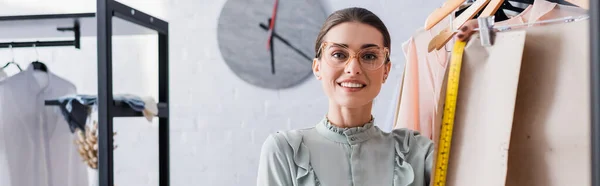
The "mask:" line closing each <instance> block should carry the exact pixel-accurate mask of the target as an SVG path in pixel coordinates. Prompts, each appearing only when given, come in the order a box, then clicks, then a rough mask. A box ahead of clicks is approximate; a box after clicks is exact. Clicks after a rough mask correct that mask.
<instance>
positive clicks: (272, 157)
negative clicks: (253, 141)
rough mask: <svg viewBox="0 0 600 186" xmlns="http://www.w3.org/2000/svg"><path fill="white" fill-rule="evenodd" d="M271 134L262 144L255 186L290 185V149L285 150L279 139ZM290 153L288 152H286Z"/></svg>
mask: <svg viewBox="0 0 600 186" xmlns="http://www.w3.org/2000/svg"><path fill="white" fill-rule="evenodd" d="M274 135H275V134H271V135H269V136H268V137H267V139H266V140H265V142H264V143H263V146H262V149H261V153H260V159H259V164H258V176H257V183H256V184H257V186H289V185H292V179H293V178H292V177H291V176H290V175H291V172H290V171H291V169H290V165H289V160H290V157H289V156H288V154H291V149H289V148H285V147H287V146H288V145H284V143H285V142H282V141H281V139H280V138H277V137H276V136H274ZM287 151H290V152H287Z"/></svg>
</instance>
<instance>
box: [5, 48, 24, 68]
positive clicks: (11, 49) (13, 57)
mask: <svg viewBox="0 0 600 186" xmlns="http://www.w3.org/2000/svg"><path fill="white" fill-rule="evenodd" d="M8 47H9V48H10V53H11V55H12V60H11V61H10V62H8V63H6V65H4V66H3V67H2V68H0V69H5V68H6V67H8V65H10V64H13V65H15V66H17V68H19V71H23V69H22V68H21V66H20V65H19V64H17V63H15V53H14V52H13V48H12V45H8Z"/></svg>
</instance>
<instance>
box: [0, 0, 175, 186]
mask: <svg viewBox="0 0 600 186" xmlns="http://www.w3.org/2000/svg"><path fill="white" fill-rule="evenodd" d="M96 3H97V4H96V5H97V6H96V12H84V13H64V14H63V13H61V14H40V15H11V16H0V39H2V40H15V41H11V42H1V43H0V48H13V47H14V48H18V47H58V46H63V47H64V46H73V47H75V48H78V49H79V48H80V38H81V37H96V38H97V45H98V48H97V56H98V64H97V65H98V82H97V83H98V94H97V96H98V97H97V106H98V136H99V154H98V156H99V164H98V167H99V168H98V169H99V181H100V186H112V185H114V184H113V183H114V166H113V160H114V158H113V148H112V147H113V135H112V133H113V118H115V117H143V115H142V113H140V112H136V111H134V110H132V109H128V108H127V107H126V106H124V104H123V103H120V102H119V101H115V100H114V99H113V89H112V87H113V86H112V84H113V73H112V36H117V35H147V34H155V35H157V37H158V78H159V81H158V83H159V85H158V91H159V92H158V104H157V105H158V109H159V114H158V118H159V120H158V121H159V144H158V145H159V148H158V149H159V185H160V186H168V185H169V182H170V176H169V65H168V64H169V55H168V53H169V33H168V30H169V26H168V23H167V22H166V21H164V20H161V19H159V18H156V17H154V16H151V15H149V14H146V13H144V12H141V11H138V10H137V9H135V8H132V7H129V6H127V5H124V4H122V3H119V2H117V1H115V0H97V2H96ZM58 37H72V38H73V39H72V40H59V41H56V40H49V41H40V40H36V41H27V40H26V39H27V38H58ZM23 40H25V41H23ZM45 104H46V105H59V102H58V101H56V100H47V101H46V102H45Z"/></svg>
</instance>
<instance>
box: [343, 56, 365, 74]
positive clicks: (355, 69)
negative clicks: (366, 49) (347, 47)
mask: <svg viewBox="0 0 600 186" xmlns="http://www.w3.org/2000/svg"><path fill="white" fill-rule="evenodd" d="M344 70H345V71H346V73H347V74H361V73H362V68H361V66H360V62H358V60H356V58H351V59H350V61H348V62H347V63H346V68H345V69H344Z"/></svg>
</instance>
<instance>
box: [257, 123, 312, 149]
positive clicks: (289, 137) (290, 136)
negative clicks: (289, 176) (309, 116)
mask: <svg viewBox="0 0 600 186" xmlns="http://www.w3.org/2000/svg"><path fill="white" fill-rule="evenodd" d="M313 128H314V127H311V128H303V129H292V130H282V131H277V132H274V133H270V134H269V135H268V136H267V139H266V140H265V141H264V142H263V145H262V151H263V153H269V154H278V153H279V154H294V151H295V150H297V149H298V148H299V146H300V145H301V143H302V140H303V134H302V133H305V132H307V131H309V130H311V129H313Z"/></svg>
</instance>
